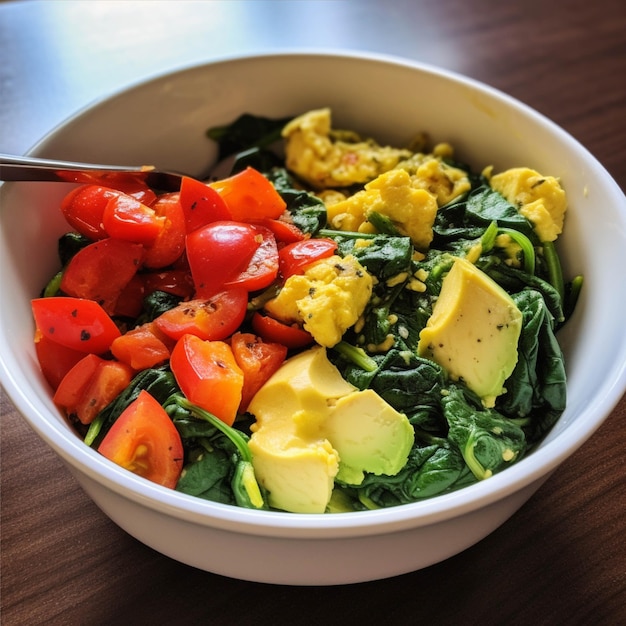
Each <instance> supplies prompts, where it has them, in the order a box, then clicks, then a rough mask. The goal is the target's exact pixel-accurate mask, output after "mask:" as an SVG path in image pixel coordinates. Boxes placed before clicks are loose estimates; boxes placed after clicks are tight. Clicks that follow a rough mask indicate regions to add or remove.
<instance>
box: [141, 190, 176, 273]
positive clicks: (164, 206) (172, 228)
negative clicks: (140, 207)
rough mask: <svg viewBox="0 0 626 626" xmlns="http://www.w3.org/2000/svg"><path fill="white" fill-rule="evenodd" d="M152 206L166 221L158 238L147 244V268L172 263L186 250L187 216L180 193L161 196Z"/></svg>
mask: <svg viewBox="0 0 626 626" xmlns="http://www.w3.org/2000/svg"><path fill="white" fill-rule="evenodd" d="M151 208H152V210H153V211H154V212H155V214H156V215H157V217H159V218H162V219H163V221H164V223H163V228H162V229H161V231H160V232H159V234H158V235H157V237H156V239H155V240H154V241H153V242H152V243H151V244H150V245H149V246H146V255H145V258H144V261H143V263H144V266H145V267H147V268H150V269H160V268H163V267H168V266H169V265H172V263H174V262H175V261H176V260H177V259H178V258H179V257H180V255H181V254H182V253H183V251H184V250H185V235H186V230H185V216H184V214H183V208H182V207H181V205H180V193H167V194H163V195H161V196H159V197H158V198H157V199H156V201H155V202H154V204H152V207H151Z"/></svg>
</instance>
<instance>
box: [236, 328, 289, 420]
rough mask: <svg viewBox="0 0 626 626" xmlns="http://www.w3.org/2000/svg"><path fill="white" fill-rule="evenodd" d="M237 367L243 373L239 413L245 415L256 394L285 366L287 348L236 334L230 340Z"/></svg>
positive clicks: (242, 334)
mask: <svg viewBox="0 0 626 626" xmlns="http://www.w3.org/2000/svg"><path fill="white" fill-rule="evenodd" d="M230 347H231V348H232V351H233V354H234V356H235V361H236V362H237V365H239V367H240V368H241V371H242V372H243V389H242V392H241V404H240V405H239V412H240V413H244V412H245V411H246V409H247V408H248V404H250V401H251V400H252V398H253V397H254V395H255V394H256V392H257V391H258V390H259V389H260V388H261V387H262V386H263V385H264V384H265V382H267V380H269V378H270V376H272V374H273V373H274V372H275V371H276V370H277V369H278V368H279V367H280V366H281V365H282V364H283V362H284V360H285V358H286V356H287V347H286V346H284V345H281V344H279V343H268V342H266V341H263V340H262V339H261V338H260V337H257V336H256V335H253V334H252V333H235V334H234V335H233V336H232V337H231V340H230Z"/></svg>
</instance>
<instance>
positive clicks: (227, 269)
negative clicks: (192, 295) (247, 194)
mask: <svg viewBox="0 0 626 626" xmlns="http://www.w3.org/2000/svg"><path fill="white" fill-rule="evenodd" d="M258 237H259V234H258V232H257V231H256V230H255V229H254V227H252V226H250V225H249V224H242V223H240V222H231V221H226V222H213V223H212V224H207V225H206V226H203V227H202V228H198V229H197V230H195V231H194V232H192V233H190V234H189V235H187V245H186V249H187V260H188V262H189V267H190V269H191V275H192V276H193V282H194V285H195V288H196V295H197V297H199V298H209V297H211V296H212V295H213V294H215V293H217V292H218V291H220V290H221V289H222V288H223V287H224V285H225V284H226V283H227V282H228V281H230V280H232V279H233V278H235V277H236V276H237V275H238V274H239V273H240V272H241V271H242V270H244V269H245V268H246V267H247V266H248V263H249V262H250V259H252V256H253V254H254V253H255V252H256V249H257V248H258V247H259V244H260V239H259V238H258Z"/></svg>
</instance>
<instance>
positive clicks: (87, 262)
mask: <svg viewBox="0 0 626 626" xmlns="http://www.w3.org/2000/svg"><path fill="white" fill-rule="evenodd" d="M144 254H145V251H144V248H143V246H142V245H141V244H138V243H132V242H130V241H123V240H121V239H112V238H108V239H103V240H101V241H96V242H94V243H91V244H89V245H88V246H85V247H84V248H83V249H82V250H79V251H78V252H77V253H76V254H75V255H74V256H73V257H72V259H71V260H70V262H69V263H68V265H67V267H66V268H65V271H64V272H63V278H62V279H61V291H62V292H63V293H66V294H67V295H68V296H72V297H74V298H88V299H89V300H95V301H96V302H98V303H99V304H101V305H102V307H103V308H104V310H105V311H106V312H107V313H109V314H113V313H114V311H115V304H116V302H117V299H118V298H119V297H120V294H121V293H122V290H123V289H124V288H125V287H126V285H128V283H129V282H130V280H131V279H132V277H133V276H134V275H135V274H136V273H137V270H138V269H139V268H140V266H141V264H142V262H143V257H144Z"/></svg>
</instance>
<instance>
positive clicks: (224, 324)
mask: <svg viewBox="0 0 626 626" xmlns="http://www.w3.org/2000/svg"><path fill="white" fill-rule="evenodd" d="M247 306H248V292H247V291H246V290H245V289H239V288H233V289H229V290H228V291H222V292H220V293H217V294H215V295H214V296H212V297H211V298H208V299H195V300H189V301H188V302H181V303H180V304H179V305H178V306H176V307H174V308H173V309H170V310H169V311H166V312H165V313H162V314H161V315H159V317H157V318H156V319H155V320H154V323H155V324H156V326H157V328H158V329H159V330H160V331H161V332H162V333H164V334H165V335H167V336H168V337H170V338H171V339H174V340H176V341H178V340H179V339H181V337H183V336H184V335H187V334H191V335H195V336H196V337H199V338H200V339H205V340H220V339H226V338H227V337H230V335H232V334H233V333H234V332H235V331H236V330H237V329H238V328H239V326H241V323H242V322H243V320H244V317H245V315H246V309H247Z"/></svg>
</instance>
